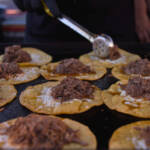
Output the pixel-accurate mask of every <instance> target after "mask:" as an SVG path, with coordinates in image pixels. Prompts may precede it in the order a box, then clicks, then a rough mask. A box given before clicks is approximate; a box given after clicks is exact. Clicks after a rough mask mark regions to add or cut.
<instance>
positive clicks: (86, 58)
mask: <svg viewBox="0 0 150 150" xmlns="http://www.w3.org/2000/svg"><path fill="white" fill-rule="evenodd" d="M119 52H120V54H121V58H119V59H117V60H114V61H112V60H109V59H105V60H104V59H100V58H98V57H96V56H95V55H94V52H90V53H87V54H84V55H81V56H80V58H79V60H80V61H81V62H84V63H90V62H93V61H94V62H97V63H99V64H100V65H102V66H104V67H106V68H113V67H114V66H118V65H122V64H128V63H129V62H132V61H135V60H138V59H140V56H138V55H135V54H132V53H129V52H127V51H125V50H122V49H119Z"/></svg>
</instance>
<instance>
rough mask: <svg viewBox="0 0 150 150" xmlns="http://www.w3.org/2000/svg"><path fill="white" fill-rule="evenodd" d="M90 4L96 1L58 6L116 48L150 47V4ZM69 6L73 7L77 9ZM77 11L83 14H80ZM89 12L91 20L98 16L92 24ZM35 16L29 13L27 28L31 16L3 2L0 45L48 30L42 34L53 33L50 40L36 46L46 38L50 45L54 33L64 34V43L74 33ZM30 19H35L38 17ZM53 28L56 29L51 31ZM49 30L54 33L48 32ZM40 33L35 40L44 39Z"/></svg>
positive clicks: (9, 0)
mask: <svg viewBox="0 0 150 150" xmlns="http://www.w3.org/2000/svg"><path fill="white" fill-rule="evenodd" d="M37 1H38V0H35V1H34V2H36V3H37ZM39 1H40V0H39ZM91 1H92V2H93V0H82V1H79V0H65V3H64V1H63V0H62V1H61V0H58V2H59V3H58V4H59V5H58V6H59V8H60V9H61V10H62V12H64V13H65V14H67V15H68V16H70V15H69V14H72V16H70V17H71V18H73V19H75V20H76V18H77V20H76V21H77V22H78V21H79V23H81V24H82V19H83V21H84V26H85V27H86V24H88V25H89V26H88V28H89V30H91V31H92V30H93V31H92V32H95V31H96V30H97V29H99V33H106V34H108V35H110V36H112V38H113V39H114V41H115V42H116V43H117V44H118V43H119V42H126V43H150V18H149V16H150V0H124V1H122V0H115V1H114V0H99V1H98V4H97V3H95V4H94V2H93V3H92V2H91ZM36 3H35V4H36ZM70 3H74V4H75V5H72V4H70ZM90 3H91V4H90ZM66 4H67V5H66ZM69 4H70V5H69ZM68 5H69V7H68ZM86 5H89V6H91V8H92V9H91V8H90V9H89V8H88V6H86ZM99 6H100V7H99ZM98 7H99V8H98ZM76 8H77V9H76ZM83 8H84V9H83ZM96 9H97V10H96ZM76 10H80V11H81V12H80V11H76ZM86 11H87V12H89V16H88V17H89V18H92V16H94V15H93V14H94V13H95V14H96V13H97V14H98V18H94V17H93V18H92V22H91V20H90V19H89V20H88V19H86V17H85V16H86V14H87V12H86ZM43 12H44V11H43ZM84 12H85V13H84ZM90 13H91V14H90ZM28 14H29V12H28ZM35 14H36V12H35V13H34V12H33V14H32V13H30V20H29V19H27V20H28V23H27V24H29V25H27V26H26V16H28V15H27V13H26V12H22V11H21V10H19V9H18V8H17V7H16V6H15V4H14V2H13V0H0V42H3V43H8V42H22V41H23V39H24V36H25V32H26V30H28V32H26V33H29V32H31V33H32V32H33V33H34V32H35V31H36V34H37V35H38V34H39V33H38V32H40V31H41V29H42V30H44V29H45V31H43V33H44V32H45V33H50V32H52V35H50V37H48V38H49V39H48V38H47V37H46V36H47V35H46V34H45V35H44V36H43V37H42V38H41V39H36V42H37V41H38V42H39V41H40V42H42V41H43V40H42V39H44V38H45V39H46V38H47V39H48V40H47V41H48V42H49V40H51V37H52V38H54V37H55V31H57V32H58V34H59V33H60V32H61V34H59V35H61V36H62V37H61V36H60V37H59V38H60V39H65V35H66V34H67V33H68V34H70V33H72V32H73V31H71V30H70V29H67V27H64V26H62V25H60V23H58V22H54V20H51V19H49V18H48V16H46V14H45V15H43V16H40V15H39V14H38V13H37V14H36V15H35ZM31 15H35V17H33V16H31ZM81 16H82V19H81ZM31 17H32V18H31ZM40 17H41V18H40ZM74 17H75V18H74ZM39 19H41V20H40V21H39ZM80 19H81V22H80ZM34 20H35V22H34ZM50 21H51V22H50ZM55 23H56V24H58V26H57V27H55ZM46 24H48V25H47V29H48V30H46ZM51 25H53V26H52V27H51ZM41 26H42V28H41ZM25 27H26V28H25ZM54 27H55V28H54ZM49 29H52V30H51V31H49ZM53 29H54V30H53ZM96 32H97V31H96ZM41 33H42V31H41ZM41 33H40V34H39V35H40V36H36V34H35V36H36V37H41ZM99 33H98V34H99ZM26 35H27V34H26ZM70 35H71V34H70ZM66 36H67V35H66ZM73 36H76V33H73V34H72V35H71V36H68V37H69V38H68V39H71V37H73ZM77 38H78V39H79V36H77ZM68 39H67V40H68ZM56 40H58V38H56ZM82 40H83V39H82ZM29 41H32V42H33V41H34V40H33V39H31V40H30V38H29ZM38 42H37V43H38Z"/></svg>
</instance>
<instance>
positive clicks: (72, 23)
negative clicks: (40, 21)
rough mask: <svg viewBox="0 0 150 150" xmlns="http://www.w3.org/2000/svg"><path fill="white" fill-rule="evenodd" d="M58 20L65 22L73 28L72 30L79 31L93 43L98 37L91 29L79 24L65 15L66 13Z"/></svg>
mask: <svg viewBox="0 0 150 150" xmlns="http://www.w3.org/2000/svg"><path fill="white" fill-rule="evenodd" d="M58 20H59V21H60V22H62V23H63V24H65V25H66V26H68V27H69V28H71V29H72V30H74V31H75V32H77V33H78V34H80V35H82V36H83V37H84V38H86V39H87V40H89V41H90V42H91V43H93V41H94V39H95V37H97V35H96V34H93V33H91V32H90V31H88V30H87V29H85V28H84V27H82V26H81V25H79V24H78V23H77V22H75V21H74V20H72V19H71V18H69V17H67V16H65V15H64V14H63V15H62V17H61V18H58Z"/></svg>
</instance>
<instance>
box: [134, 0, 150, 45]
mask: <svg viewBox="0 0 150 150" xmlns="http://www.w3.org/2000/svg"><path fill="white" fill-rule="evenodd" d="M134 11H135V27H136V33H137V35H138V37H139V40H140V41H141V42H150V19H149V17H148V14H147V3H146V0H134Z"/></svg>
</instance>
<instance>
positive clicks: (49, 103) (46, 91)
mask: <svg viewBox="0 0 150 150" xmlns="http://www.w3.org/2000/svg"><path fill="white" fill-rule="evenodd" d="M51 92H52V88H51V87H44V88H43V90H42V92H41V95H40V96H37V101H38V102H42V104H43V105H44V106H46V107H57V106H59V105H61V102H59V101H57V100H55V99H54V98H53V97H52V96H51ZM74 101H80V100H79V99H72V100H68V101H66V102H63V103H73V102H74ZM84 101H87V102H91V101H92V100H91V99H84ZM38 108H39V109H41V108H43V106H39V107H38Z"/></svg>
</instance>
